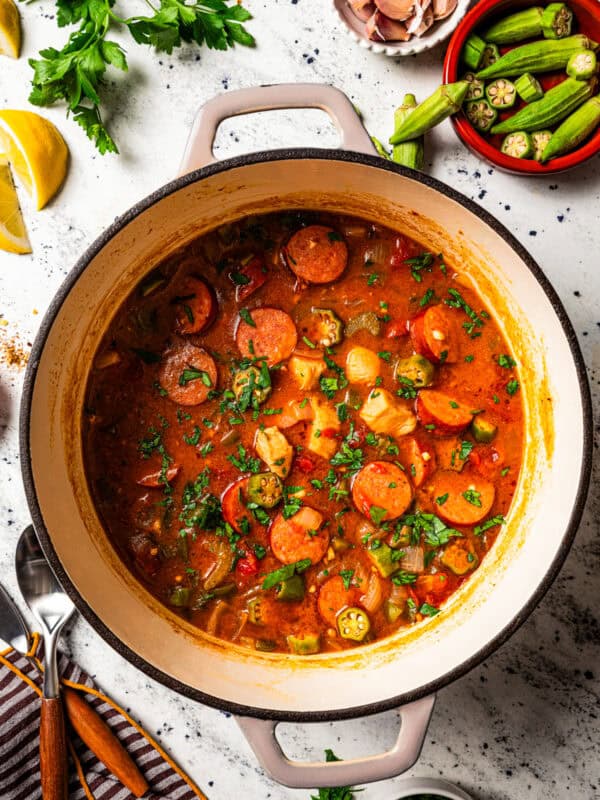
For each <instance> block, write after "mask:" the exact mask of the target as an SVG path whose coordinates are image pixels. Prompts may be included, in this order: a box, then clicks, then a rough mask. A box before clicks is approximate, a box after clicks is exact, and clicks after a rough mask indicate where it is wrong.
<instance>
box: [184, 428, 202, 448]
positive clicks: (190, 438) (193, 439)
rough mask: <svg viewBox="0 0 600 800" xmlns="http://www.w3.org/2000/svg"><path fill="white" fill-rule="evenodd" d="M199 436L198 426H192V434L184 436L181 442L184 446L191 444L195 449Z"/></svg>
mask: <svg viewBox="0 0 600 800" xmlns="http://www.w3.org/2000/svg"><path fill="white" fill-rule="evenodd" d="M200 434H201V431H200V427H199V426H198V425H194V431H193V433H191V434H189V435H187V434H184V437H183V441H184V442H185V443H186V444H191V445H193V446H194V447H195V446H196V445H197V444H198V442H199V441H200Z"/></svg>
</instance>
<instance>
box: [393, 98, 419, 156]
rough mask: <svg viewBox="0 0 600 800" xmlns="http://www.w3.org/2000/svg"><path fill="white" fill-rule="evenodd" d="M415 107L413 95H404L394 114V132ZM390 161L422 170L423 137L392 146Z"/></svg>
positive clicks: (415, 101)
mask: <svg viewBox="0 0 600 800" xmlns="http://www.w3.org/2000/svg"><path fill="white" fill-rule="evenodd" d="M416 107H417V99H416V97H415V96H414V94H405V95H404V100H403V101H402V105H401V106H400V107H399V108H397V109H396V113H395V114H394V130H398V128H399V127H400V126H401V125H402V123H403V122H404V121H405V120H406V119H408V117H409V116H410V114H412V113H413V111H414V110H415V108H416ZM392 160H393V161H394V162H395V163H396V164H402V165H403V166H405V167H410V168H411V169H423V161H424V142H423V136H418V137H417V138H416V139H411V140H410V141H408V142H402V143H401V144H397V145H394V148H393V150H392Z"/></svg>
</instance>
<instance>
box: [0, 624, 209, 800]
mask: <svg viewBox="0 0 600 800" xmlns="http://www.w3.org/2000/svg"><path fill="white" fill-rule="evenodd" d="M38 646H39V637H38V636H37V635H34V638H33V646H32V649H31V656H32V657H31V658H25V657H24V656H22V655H20V654H19V653H17V652H15V651H14V650H5V651H3V652H1V653H0V800H38V799H41V796H42V792H41V788H40V765H39V736H38V731H39V724H40V700H39V698H40V694H41V685H42V672H41V670H40V669H39V662H38V661H37V660H36V658H35V655H36V653H37V648H38ZM59 669H60V673H61V675H62V680H63V682H64V683H65V684H66V685H68V686H71V687H72V688H74V689H78V690H79V691H81V692H83V693H84V694H85V698H86V700H87V701H88V702H89V703H90V704H91V705H92V706H93V707H94V708H95V709H96V711H97V712H98V713H99V714H100V716H101V717H102V718H103V719H104V721H105V722H107V723H108V725H110V727H111V728H112V730H113V731H114V732H115V733H116V735H117V736H118V737H119V739H120V740H121V742H122V743H123V744H124V745H125V747H126V748H127V750H128V751H129V753H130V755H131V756H132V758H133V759H134V761H135V762H136V763H137V765H138V767H139V768H140V770H141V772H142V773H143V774H144V775H145V777H146V780H147V781H148V784H149V785H150V786H151V790H150V791H149V792H147V793H146V794H145V795H144V798H145V799H146V798H147V800H196V799H197V798H200V800H206V797H205V795H204V794H202V792H201V791H200V790H199V789H198V788H197V787H196V786H195V785H194V783H193V782H192V781H191V780H190V778H188V776H187V775H185V774H184V773H183V772H182V771H181V770H180V769H179V768H178V767H177V766H176V765H175V764H174V762H173V761H172V760H171V759H170V758H169V756H168V755H167V754H166V753H165V752H164V751H163V750H162V749H161V748H160V746H159V745H158V744H157V743H156V742H155V741H154V740H153V739H152V738H151V737H150V736H149V735H148V734H147V733H146V732H145V731H144V730H143V728H142V727H141V726H140V725H138V724H137V723H136V722H135V721H134V720H133V719H131V717H130V716H129V715H128V714H127V713H126V712H125V711H124V710H123V709H121V708H120V707H119V706H118V705H117V704H116V703H114V702H113V701H112V700H111V699H110V698H108V697H106V695H104V694H102V693H101V692H100V691H99V690H98V689H97V688H96V687H95V685H94V682H93V681H92V679H91V678H90V676H89V675H87V674H86V673H85V672H83V670H81V669H80V668H79V667H78V666H77V665H76V664H74V663H73V662H72V661H69V660H68V659H67V658H66V657H65V656H61V658H60V661H59ZM71 734H72V735H71V741H70V753H71V775H70V781H69V800H133V795H132V794H131V793H130V792H129V791H128V790H127V789H126V788H125V787H124V786H123V785H122V784H121V783H120V782H119V781H118V780H117V779H116V778H115V777H114V776H113V775H111V774H110V773H109V772H108V770H107V769H106V767H105V766H104V764H102V763H101V762H100V761H98V759H97V758H96V756H95V755H94V754H93V753H92V752H90V750H88V749H87V747H86V746H85V745H84V744H83V742H82V741H81V740H80V739H79V738H78V737H77V736H76V735H75V734H74V733H72V732H71Z"/></svg>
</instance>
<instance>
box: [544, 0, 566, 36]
mask: <svg viewBox="0 0 600 800" xmlns="http://www.w3.org/2000/svg"><path fill="white" fill-rule="evenodd" d="M572 25H573V12H572V11H571V9H570V8H569V7H568V6H566V5H565V4H564V3H550V5H549V6H546V8H545V9H544V12H543V14H542V33H543V34H544V38H545V39H564V38H565V36H570V35H571V26H572Z"/></svg>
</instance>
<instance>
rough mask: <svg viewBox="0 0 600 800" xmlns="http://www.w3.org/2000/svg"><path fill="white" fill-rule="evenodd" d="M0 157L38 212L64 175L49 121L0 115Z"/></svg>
mask: <svg viewBox="0 0 600 800" xmlns="http://www.w3.org/2000/svg"><path fill="white" fill-rule="evenodd" d="M1 2H2V0H0V3H1ZM0 154H4V156H6V158H7V159H8V161H9V162H10V165H11V167H12V169H13V172H14V173H15V175H16V176H17V178H18V179H19V180H20V181H21V182H22V183H23V185H24V187H25V189H26V190H27V193H28V194H29V195H30V197H31V199H32V200H33V204H34V206H35V208H36V209H37V210H38V211H39V209H40V208H43V207H44V206H45V205H46V203H48V202H49V201H50V200H51V199H52V198H53V197H54V195H55V194H56V193H57V192H58V190H59V189H60V187H61V185H62V183H63V181H64V179H65V175H66V174H67V162H68V159H69V151H68V149H67V145H66V144H65V141H64V139H63V138H62V136H61V135H60V133H59V132H58V130H57V128H56V127H55V126H54V125H53V124H52V123H51V122H50V121H49V120H47V119H45V118H44V117H40V115H39V114H35V113H34V112H33V111H13V110H10V109H5V110H2V111H0Z"/></svg>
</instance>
